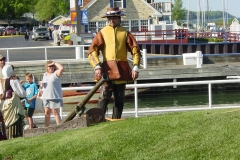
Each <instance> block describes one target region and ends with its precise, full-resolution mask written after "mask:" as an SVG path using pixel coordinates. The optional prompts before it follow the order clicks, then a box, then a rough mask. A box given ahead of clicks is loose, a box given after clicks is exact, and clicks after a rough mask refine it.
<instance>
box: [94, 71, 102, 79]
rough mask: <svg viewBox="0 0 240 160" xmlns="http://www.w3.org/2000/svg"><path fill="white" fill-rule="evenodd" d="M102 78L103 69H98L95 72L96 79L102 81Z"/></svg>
mask: <svg viewBox="0 0 240 160" xmlns="http://www.w3.org/2000/svg"><path fill="white" fill-rule="evenodd" d="M101 78H102V69H101V68H98V69H96V70H95V79H96V80H100V79H101Z"/></svg>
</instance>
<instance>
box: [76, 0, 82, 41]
mask: <svg viewBox="0 0 240 160" xmlns="http://www.w3.org/2000/svg"><path fill="white" fill-rule="evenodd" d="M78 1H79V0H75V10H76V19H77V36H78V37H80V33H81V12H80V6H79V5H78Z"/></svg>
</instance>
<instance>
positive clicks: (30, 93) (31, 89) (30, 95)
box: [23, 73, 38, 129]
mask: <svg viewBox="0 0 240 160" xmlns="http://www.w3.org/2000/svg"><path fill="white" fill-rule="evenodd" d="M25 78H26V83H25V84H24V85H23V88H24V89H25V90H26V94H27V100H25V108H24V109H25V117H26V119H27V120H28V122H29V129H32V128H33V126H34V124H33V119H32V116H33V112H34V109H35V102H36V98H37V94H38V87H37V84H36V83H34V82H33V76H32V74H31V73H26V75H25Z"/></svg>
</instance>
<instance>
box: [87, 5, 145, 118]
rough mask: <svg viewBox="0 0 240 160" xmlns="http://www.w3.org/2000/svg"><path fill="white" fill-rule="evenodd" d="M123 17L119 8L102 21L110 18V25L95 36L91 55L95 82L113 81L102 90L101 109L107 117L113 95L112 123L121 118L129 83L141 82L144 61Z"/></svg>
mask: <svg viewBox="0 0 240 160" xmlns="http://www.w3.org/2000/svg"><path fill="white" fill-rule="evenodd" d="M121 16H125V15H124V13H123V11H120V10H119V8H118V7H114V8H108V9H107V12H106V14H105V15H104V16H103V17H102V18H107V19H108V23H109V24H108V25H107V26H105V27H104V28H103V29H101V30H100V31H99V32H98V33H97V34H96V36H95V37H94V39H93V41H92V44H91V46H90V48H89V53H88V58H89V60H90V64H91V65H92V66H93V67H94V70H95V80H99V79H100V78H101V77H102V74H106V75H108V77H109V79H110V80H109V81H107V82H105V83H104V84H103V85H102V87H101V94H100V97H99V102H98V106H99V107H100V108H102V109H103V111H104V113H106V110H107V105H108V103H109V101H110V99H111V96H112V94H113V95H114V106H113V115H112V118H113V119H120V118H121V116H122V111H123V106H124V98H125V88H126V83H128V82H132V81H133V80H135V79H137V78H138V75H139V73H138V66H139V62H140V57H141V54H140V50H139V47H138V44H137V42H136V40H135V38H134V37H133V35H132V34H131V33H129V32H128V31H127V30H126V29H124V28H123V27H122V26H121V25H120V23H121ZM99 51H101V53H102V56H103V62H101V61H100V59H99V54H100V52H99ZM127 51H129V52H131V54H132V57H133V69H131V68H130V66H129V64H128V60H127Z"/></svg>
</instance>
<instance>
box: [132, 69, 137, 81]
mask: <svg viewBox="0 0 240 160" xmlns="http://www.w3.org/2000/svg"><path fill="white" fill-rule="evenodd" d="M138 75H139V73H138V72H137V71H132V79H133V80H136V79H137V78H138Z"/></svg>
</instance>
